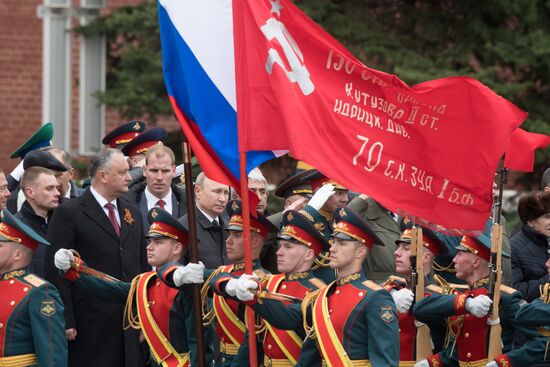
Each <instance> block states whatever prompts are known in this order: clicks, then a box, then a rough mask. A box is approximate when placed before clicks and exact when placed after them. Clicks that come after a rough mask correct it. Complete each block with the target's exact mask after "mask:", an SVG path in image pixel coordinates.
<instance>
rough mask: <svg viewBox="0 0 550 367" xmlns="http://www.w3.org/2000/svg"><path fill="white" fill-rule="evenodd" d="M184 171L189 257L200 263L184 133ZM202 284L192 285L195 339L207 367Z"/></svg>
mask: <svg viewBox="0 0 550 367" xmlns="http://www.w3.org/2000/svg"><path fill="white" fill-rule="evenodd" d="M182 153H183V169H184V176H185V195H186V198H187V219H188V228H189V229H188V230H189V255H190V258H191V262H193V263H198V262H199V249H198V247H197V224H196V218H195V197H194V195H193V172H192V168H191V154H192V152H191V146H190V145H189V142H188V141H187V137H186V136H185V134H183V131H182ZM201 288H202V284H193V285H192V292H193V293H192V294H193V319H194V321H195V337H196V338H197V362H198V366H199V367H205V365H206V364H205V348H204V330H203V326H202V302H201Z"/></svg>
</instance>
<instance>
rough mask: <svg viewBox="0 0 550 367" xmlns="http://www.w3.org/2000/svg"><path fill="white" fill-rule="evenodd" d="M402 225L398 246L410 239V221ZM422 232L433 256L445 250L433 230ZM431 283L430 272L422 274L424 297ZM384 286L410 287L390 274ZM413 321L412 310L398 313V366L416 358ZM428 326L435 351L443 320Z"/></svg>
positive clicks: (438, 347)
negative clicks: (399, 348)
mask: <svg viewBox="0 0 550 367" xmlns="http://www.w3.org/2000/svg"><path fill="white" fill-rule="evenodd" d="M402 227H403V228H404V230H403V233H402V234H401V237H400V238H399V240H397V241H396V244H397V245H398V246H399V244H400V243H406V244H410V243H411V241H412V230H411V227H412V223H410V222H409V223H404V222H403V225H402ZM422 232H423V243H424V247H425V248H426V249H427V250H430V251H431V252H432V253H433V254H434V256H437V255H439V254H441V253H445V252H446V251H447V247H446V246H445V245H444V244H443V243H442V242H441V241H440V240H439V238H438V237H437V235H436V234H435V232H433V231H431V230H430V229H428V228H422ZM416 261H422V259H420V258H417V259H416ZM432 283H433V277H432V274H431V273H429V274H424V285H425V288H424V297H430V296H431V295H432V293H433V291H432V290H431V289H430V284H432ZM384 288H385V289H387V290H388V291H390V292H391V291H392V290H396V291H398V290H400V289H403V288H409V289H410V286H409V285H408V284H407V280H406V279H405V278H400V277H396V276H391V277H389V278H388V280H387V281H386V282H385V283H384ZM411 291H412V292H415V291H416V290H415V289H411ZM415 321H416V320H415V318H414V317H413V315H412V310H409V311H408V312H405V313H399V344H400V346H401V350H400V355H399V365H400V366H411V365H413V364H414V361H416V360H417V357H416V348H415V347H416V335H417V327H416V323H415ZM428 327H429V328H430V336H431V344H432V352H433V353H437V352H439V351H440V350H441V349H443V344H444V341H445V329H446V328H445V322H444V321H443V320H438V321H434V322H431V323H429V324H428Z"/></svg>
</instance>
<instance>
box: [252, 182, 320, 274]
mask: <svg viewBox="0 0 550 367" xmlns="http://www.w3.org/2000/svg"><path fill="white" fill-rule="evenodd" d="M308 174H309V172H307V171H304V172H300V173H298V174H296V175H294V176H292V177H290V178H289V179H287V180H286V181H284V182H283V183H282V184H280V185H279V186H278V187H277V189H275V195H276V196H278V197H280V198H283V199H284V205H283V207H284V209H285V210H286V209H287V208H289V207H290V205H292V207H291V208H292V210H300V209H302V208H303V207H304V206H305V205H306V204H307V202H308V201H309V199H311V194H312V192H311V185H310V183H309V181H307V180H305V177H306V176H307V175H308ZM283 213H284V211H280V212H278V213H275V214H273V215H270V216H269V217H267V219H269V220H270V221H271V223H273V224H274V225H275V226H276V227H277V228H281V223H282V221H283ZM276 252H277V233H272V234H270V235H269V236H268V237H267V240H266V241H265V245H264V248H263V250H262V254H261V256H260V258H261V260H262V266H263V267H264V268H265V269H267V270H269V271H270V272H272V273H277V272H278V271H277V255H276V254H275V253H276Z"/></svg>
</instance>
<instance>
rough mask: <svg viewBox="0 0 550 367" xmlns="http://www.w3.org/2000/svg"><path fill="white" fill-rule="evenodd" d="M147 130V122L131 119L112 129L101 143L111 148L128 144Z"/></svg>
mask: <svg viewBox="0 0 550 367" xmlns="http://www.w3.org/2000/svg"><path fill="white" fill-rule="evenodd" d="M143 130H145V122H143V121H137V120H136V121H130V122H127V123H125V124H123V125H120V126H118V127H116V128H115V129H113V130H111V131H110V132H109V133H108V134H107V135H105V136H104V137H103V140H101V143H102V144H103V145H108V146H110V147H111V148H116V147H117V146H119V145H122V144H126V143H128V142H129V141H131V140H132V139H134V138H135V137H136V136H138V135H139V134H140V133H141V132H142V131H143Z"/></svg>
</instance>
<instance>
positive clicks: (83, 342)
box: [45, 189, 149, 367]
mask: <svg viewBox="0 0 550 367" xmlns="http://www.w3.org/2000/svg"><path fill="white" fill-rule="evenodd" d="M117 206H118V211H119V215H120V222H121V223H120V234H121V236H120V238H119V237H118V236H117V234H116V232H115V230H114V228H113V226H112V224H111V222H110V221H109V218H108V217H107V215H106V214H105V212H104V210H103V208H101V206H100V205H99V203H98V202H97V201H96V200H95V198H94V196H93V195H92V193H91V192H90V190H89V189H88V190H86V191H85V192H84V193H83V194H82V195H81V196H80V197H78V198H75V199H72V200H69V201H67V202H65V203H63V204H62V205H61V206H60V207H59V208H57V209H56V210H55V213H54V215H53V218H52V220H51V223H50V225H49V229H48V239H49V240H50V242H51V244H52V245H51V246H50V248H49V249H48V250H47V252H46V266H45V273H46V279H48V280H49V281H51V282H52V283H53V284H54V285H55V286H56V287H57V288H58V289H59V293H60V294H61V297H62V299H63V302H64V304H65V328H66V329H69V328H76V331H77V337H76V340H75V341H73V342H69V366H75V367H76V366H78V367H84V366H94V367H96V366H104V367H111V366H112V367H123V366H126V367H129V366H132V367H134V366H138V357H139V351H138V346H139V344H138V334H137V333H135V332H134V331H133V330H130V332H123V329H122V316H123V306H121V305H119V304H113V303H106V302H100V301H97V300H96V299H94V298H92V297H90V296H89V295H88V294H86V292H85V291H84V290H82V289H79V288H76V287H73V286H72V285H71V283H70V282H68V281H67V280H66V279H63V278H62V277H61V276H60V275H59V272H58V270H57V269H56V268H55V266H54V261H53V258H54V254H55V252H56V251H57V250H58V249H60V248H68V249H75V250H76V251H78V253H79V254H80V255H81V257H82V259H83V260H84V261H85V263H86V264H87V265H88V266H90V267H92V268H94V269H96V270H99V271H102V272H104V273H107V274H109V275H111V276H113V277H115V278H118V279H120V280H122V281H125V282H130V281H131V280H132V278H134V277H135V276H136V275H138V274H139V273H141V272H144V271H146V270H148V268H149V266H148V264H147V257H146V250H145V246H146V245H145V238H144V236H143V228H142V224H141V216H140V213H139V211H138V209H137V208H136V207H135V206H134V205H132V204H131V203H130V202H129V201H128V200H126V199H123V198H119V199H118V200H117ZM130 222H131V223H130Z"/></svg>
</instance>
